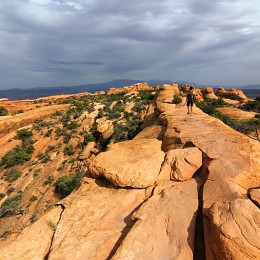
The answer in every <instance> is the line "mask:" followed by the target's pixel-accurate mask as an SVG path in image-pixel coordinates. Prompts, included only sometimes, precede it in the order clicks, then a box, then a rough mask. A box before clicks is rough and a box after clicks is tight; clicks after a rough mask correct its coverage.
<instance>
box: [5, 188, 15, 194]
mask: <svg viewBox="0 0 260 260" xmlns="http://www.w3.org/2000/svg"><path fill="white" fill-rule="evenodd" d="M14 190H15V189H14V187H10V188H9V189H8V190H7V191H6V194H7V195H10V194H11V193H12V192H14Z"/></svg>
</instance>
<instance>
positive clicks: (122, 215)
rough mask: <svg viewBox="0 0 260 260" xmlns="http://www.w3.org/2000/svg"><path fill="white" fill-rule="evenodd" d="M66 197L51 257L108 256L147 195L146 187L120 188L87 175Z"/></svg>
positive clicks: (101, 257)
mask: <svg viewBox="0 0 260 260" xmlns="http://www.w3.org/2000/svg"><path fill="white" fill-rule="evenodd" d="M86 181H87V182H86V183H85V184H82V186H81V187H80V189H79V190H78V191H77V192H76V193H74V194H73V195H71V196H70V197H68V198H66V199H65V201H64V202H63V203H64V206H65V210H64V213H63V214H62V218H61V221H60V224H59V225H58V227H57V230H56V232H55V236H54V240H53V243H52V247H51V251H50V255H49V258H48V259H49V260H57V259H59V260H61V259H62V260H66V259H68V260H70V259H75V260H76V259H77V260H78V259H82V260H84V259H107V258H108V257H109V256H110V255H111V254H113V252H114V251H115V250H116V248H117V243H119V242H120V241H121V240H122V238H123V236H124V235H125V233H126V232H127V231H128V230H129V229H130V228H131V226H132V224H133V223H132V221H131V215H132V213H133V211H134V210H135V209H136V207H138V206H139V205H140V204H141V203H142V202H143V200H144V198H145V191H144V190H143V189H132V190H128V189H116V188H115V186H113V185H109V184H108V183H106V182H104V181H96V182H95V181H94V180H93V179H92V180H91V179H86Z"/></svg>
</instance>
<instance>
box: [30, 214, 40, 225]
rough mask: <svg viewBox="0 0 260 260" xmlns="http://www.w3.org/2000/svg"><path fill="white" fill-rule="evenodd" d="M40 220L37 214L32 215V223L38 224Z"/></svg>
mask: <svg viewBox="0 0 260 260" xmlns="http://www.w3.org/2000/svg"><path fill="white" fill-rule="evenodd" d="M38 219H39V218H38V217H37V215H35V214H33V215H31V217H30V221H31V222H32V223H34V222H36V221H37V220H38Z"/></svg>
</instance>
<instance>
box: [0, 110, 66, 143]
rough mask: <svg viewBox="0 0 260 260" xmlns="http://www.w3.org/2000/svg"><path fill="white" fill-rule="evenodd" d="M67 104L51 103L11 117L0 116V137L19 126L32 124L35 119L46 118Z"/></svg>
mask: <svg viewBox="0 0 260 260" xmlns="http://www.w3.org/2000/svg"><path fill="white" fill-rule="evenodd" d="M67 107H68V105H53V106H47V107H41V108H37V109H35V110H32V111H28V112H25V113H22V114H17V115H14V116H12V117H8V118H6V117H0V138H1V137H3V136H4V135H6V134H7V133H10V132H12V131H15V130H17V129H19V128H21V127H24V126H27V125H30V124H32V123H33V122H34V121H35V120H36V119H45V118H48V117H49V116H50V115H51V114H53V113H55V112H56V111H60V110H64V109H65V108H67Z"/></svg>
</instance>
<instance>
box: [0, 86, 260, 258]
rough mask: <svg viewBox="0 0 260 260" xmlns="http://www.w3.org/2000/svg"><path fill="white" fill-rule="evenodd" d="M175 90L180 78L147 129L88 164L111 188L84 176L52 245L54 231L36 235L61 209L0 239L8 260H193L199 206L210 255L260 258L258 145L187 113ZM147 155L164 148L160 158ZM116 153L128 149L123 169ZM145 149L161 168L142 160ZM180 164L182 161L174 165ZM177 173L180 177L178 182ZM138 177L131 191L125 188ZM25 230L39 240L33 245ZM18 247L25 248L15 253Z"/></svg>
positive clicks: (161, 98) (164, 93)
mask: <svg viewBox="0 0 260 260" xmlns="http://www.w3.org/2000/svg"><path fill="white" fill-rule="evenodd" d="M178 91H179V90H178V88H177V86H175V85H173V86H163V87H161V89H160V92H159V94H158V96H157V99H156V103H155V104H153V105H151V107H150V110H149V112H150V113H148V115H147V117H146V122H145V124H144V129H143V131H142V132H141V133H140V134H138V135H137V136H136V137H135V138H134V140H132V141H127V142H122V143H118V144H115V145H111V146H110V148H109V150H108V151H107V152H104V153H101V154H99V155H98V156H97V157H96V158H94V159H93V160H92V161H91V162H90V172H91V173H92V174H93V176H94V177H100V176H105V177H107V176H109V180H110V182H112V183H113V184H114V185H113V184H110V183H109V182H107V181H106V180H102V179H101V180H95V179H92V178H91V177H84V179H83V183H82V184H81V187H80V188H79V189H78V190H77V191H76V192H74V193H72V194H71V195H70V196H68V197H67V198H66V199H64V200H63V201H62V204H63V205H64V206H65V210H64V212H63V214H62V217H61V219H60V220H59V221H57V223H58V225H57V227H56V231H55V234H54V237H53V241H52V243H51V249H50V250H49V248H50V241H51V239H52V236H51V234H52V233H51V232H49V231H46V232H47V233H48V234H50V235H46V236H44V237H41V238H40V237H38V236H36V235H35V233H34V232H35V231H37V230H38V229H37V228H42V229H45V230H46V229H47V228H48V227H47V225H46V223H44V219H45V220H46V219H48V218H49V216H50V215H52V214H54V213H55V212H56V211H57V210H58V208H54V209H53V210H51V211H50V212H49V213H48V214H46V216H44V217H43V218H42V219H40V220H39V221H37V222H36V223H35V224H33V225H32V226H31V227H29V228H28V229H26V231H25V230H24V232H22V234H21V235H20V236H18V237H17V239H15V241H13V242H12V243H11V244H10V245H3V246H2V247H1V244H0V249H1V251H0V252H1V253H0V256H1V254H2V256H1V257H5V258H6V259H8V257H9V256H10V255H11V253H12V259H21V257H22V259H71V258H74V259H110V258H112V259H147V258H152V259H158V258H163V259H193V258H194V240H195V235H196V234H195V230H199V229H196V218H197V211H198V208H199V207H202V210H203V222H204V223H203V224H204V225H203V228H204V235H205V248H206V252H205V255H206V259H257V258H259V256H260V250H259V243H258V241H260V234H259V225H260V223H259V208H258V207H257V206H256V204H254V203H253V202H252V201H251V198H252V199H253V198H254V199H255V200H257V196H256V195H255V194H254V192H253V190H257V189H256V188H257V187H259V182H260V178H259V175H260V172H259V169H260V161H259V156H260V146H259V143H258V142H257V141H254V140H250V139H249V138H247V137H246V136H244V135H242V134H240V133H238V132H236V131H234V130H232V129H231V128H229V127H227V126H226V125H224V124H223V123H222V122H220V121H219V120H217V119H215V118H212V117H210V116H208V115H206V114H204V113H203V112H201V111H200V110H199V109H195V114H193V115H187V114H186V108H184V107H178V106H176V105H174V104H172V103H171V100H172V96H173V94H175V93H178ZM154 111H155V112H154ZM158 139H159V140H158ZM149 142H150V143H151V146H149V145H148V143H149ZM158 142H159V143H160V145H159V146H158ZM152 143H154V144H155V145H154V146H153V145H152ZM142 144H145V145H144V146H142ZM140 146H142V147H140ZM142 149H143V150H142ZM195 150H196V152H195V154H196V156H195V158H194V159H193V160H191V155H192V154H194V152H189V151H195ZM178 151H179V153H178ZM149 152H150V153H151V154H154V153H158V154H161V155H160V156H159V157H160V158H159V159H158V160H159V161H160V162H158V161H156V160H154V159H153V158H152V157H150V156H149ZM116 153H118V154H120V155H121V154H122V155H125V156H122V157H120V158H121V159H120V160H119V162H120V165H119V166H121V167H115V165H116V162H115V161H116V158H115V157H116ZM143 153H145V154H146V155H147V156H145V160H146V163H147V161H148V163H149V168H150V169H155V173H153V171H152V170H150V171H147V169H148V168H147V165H146V164H145V163H143V164H142V160H143V159H144V158H142V154H143ZM104 158H106V160H105V162H106V163H105V164H104ZM109 158H110V160H109ZM124 158H125V160H124ZM129 158H131V160H129ZM149 159H150V160H149ZM191 161H192V162H191ZM127 164H128V166H127V167H126V169H129V171H125V172H123V173H124V174H123V177H122V178H120V177H119V176H120V174H122V169H124V168H125V167H122V166H125V165H127ZM158 164H159V165H158ZM163 165H164V166H163ZM178 165H180V166H181V167H179V170H178V171H176V169H177V168H178ZM153 166H154V167H153ZM191 168H192V169H191ZM130 169H131V171H130ZM192 172H193V173H192ZM136 173H138V181H135V180H136ZM177 173H178V176H177V175H176V174H177ZM194 173H195V175H194ZM149 174H151V175H150V178H149V181H148V182H146V180H145V178H146V177H147V175H149ZM192 175H193V177H192V178H191V176H192ZM142 176H143V182H142V178H141V177H142ZM176 176H177V177H178V180H182V181H181V182H176ZM183 176H185V178H184V179H183V178H180V177H183ZM128 180H129V181H128ZM133 183H135V184H134V185H133V186H134V189H133V188H132V187H129V186H131V184H133ZM203 183H205V184H204V185H203ZM136 184H137V185H136ZM115 185H116V186H115ZM117 186H121V187H124V188H118V187H117ZM200 189H202V194H201V198H199V190H200ZM249 192H250V194H252V196H251V197H250V198H249V197H248V193H249ZM199 199H202V200H203V203H202V205H201V204H199ZM56 214H57V216H60V214H61V213H60V212H59V213H56ZM198 224H200V225H201V224H202V223H198V222H197V225H198ZM29 235H30V236H31V237H34V243H31V242H30V240H29ZM26 238H27V239H26ZM41 241H42V242H41ZM37 243H38V245H39V244H41V247H40V250H35V249H34V246H35V245H36V244H37ZM195 247H196V245H195ZM12 248H19V249H20V250H18V251H17V250H16V253H15V254H16V255H15V254H14V253H13V252H12V250H11V249H12ZM202 248H203V247H202ZM238 249H239V250H238ZM48 252H49V254H48V255H47V257H46V254H47V253H48ZM202 253H203V252H202ZM202 255H203V254H202ZM202 255H197V254H196V257H197V259H203V258H201V256H202ZM32 256H33V258H30V257H32ZM44 257H45V258H44ZM196 257H195V259H196Z"/></svg>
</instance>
